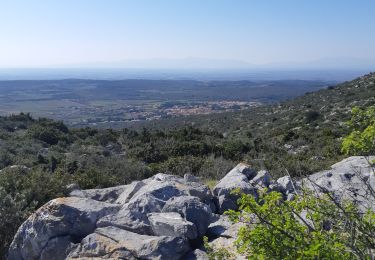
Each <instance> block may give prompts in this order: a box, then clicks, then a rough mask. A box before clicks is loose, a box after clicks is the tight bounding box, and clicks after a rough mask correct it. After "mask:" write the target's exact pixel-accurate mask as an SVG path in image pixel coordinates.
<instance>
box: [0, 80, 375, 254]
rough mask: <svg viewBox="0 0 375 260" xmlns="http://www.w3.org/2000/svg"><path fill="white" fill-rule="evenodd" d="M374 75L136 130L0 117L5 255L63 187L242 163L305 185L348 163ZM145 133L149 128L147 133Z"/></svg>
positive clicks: (0, 231)
mask: <svg viewBox="0 0 375 260" xmlns="http://www.w3.org/2000/svg"><path fill="white" fill-rule="evenodd" d="M374 82H375V74H374V73H372V74H369V75H366V76H364V77H361V78H358V79H355V80H354V81H351V82H347V83H344V84H341V85H338V86H335V87H330V88H328V89H325V90H320V91H317V92H314V93H310V94H306V95H304V96H302V97H300V98H297V99H294V100H290V101H288V102H284V103H282V104H279V105H273V106H264V107H259V108H257V109H253V110H248V111H243V112H238V113H224V114H215V115H209V116H195V117H183V118H178V119H170V120H168V121H167V120H160V121H153V122H149V123H148V124H141V125H133V126H132V127H130V128H129V129H123V130H121V131H120V130H111V129H107V130H97V129H91V128H83V129H70V128H68V127H66V126H65V125H64V124H63V123H61V122H56V121H52V120H48V119H38V120H36V119H33V118H31V117H30V116H29V115H28V114H20V115H14V116H10V117H0V169H1V172H0V198H2V199H1V200H0V255H4V254H5V252H6V251H7V247H8V246H9V243H10V242H11V239H12V238H13V236H14V234H15V232H16V230H17V229H18V227H19V225H20V224H21V223H22V222H23V221H24V220H25V219H26V218H27V217H28V216H29V215H30V214H31V213H32V212H34V211H35V209H36V208H39V207H40V206H42V205H43V204H44V203H46V202H47V201H48V200H51V199H53V198H56V197H59V196H63V195H64V194H65V193H66V191H67V189H66V185H69V184H71V183H77V184H78V185H79V186H80V187H81V188H83V189H89V188H104V187H109V186H115V185H121V184H128V183H130V182H131V181H133V180H139V179H144V178H147V177H150V176H152V175H153V174H156V173H158V172H164V173H166V174H175V175H180V176H182V175H184V174H185V173H190V174H194V175H197V176H200V177H202V179H203V180H205V182H207V180H211V179H213V180H218V179H220V178H222V177H223V176H224V175H225V173H227V172H228V171H229V170H230V169H231V168H233V167H234V166H235V165H236V164H237V163H238V162H240V161H243V162H247V163H249V164H251V165H252V167H254V168H256V169H257V170H260V169H262V168H266V169H267V170H269V172H270V173H271V175H272V176H273V177H274V178H277V177H280V176H284V175H285V174H286V171H287V170H288V172H289V173H290V174H291V175H292V176H294V177H297V176H305V175H308V174H311V173H313V172H317V171H320V170H322V169H326V168H328V166H329V165H332V164H333V163H334V162H336V161H339V160H340V159H342V157H343V156H342V155H341V153H340V145H341V138H342V136H344V135H346V134H347V133H348V131H349V129H348V128H347V126H346V124H345V122H346V121H347V120H348V119H349V118H350V110H351V108H352V107H353V106H360V107H366V106H369V105H373V104H375V83H374ZM143 127H145V128H143Z"/></svg>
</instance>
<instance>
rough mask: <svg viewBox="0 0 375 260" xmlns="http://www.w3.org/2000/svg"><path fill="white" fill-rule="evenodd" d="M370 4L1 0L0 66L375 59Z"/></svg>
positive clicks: (369, 0)
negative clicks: (184, 60) (196, 59)
mask: <svg viewBox="0 0 375 260" xmlns="http://www.w3.org/2000/svg"><path fill="white" fill-rule="evenodd" d="M374 10H375V1H374V0H0V19H1V22H0V67H3V68H4V67H48V66H57V65H63V64H76V63H94V62H111V61H119V60H127V59H155V58H163V59H180V58H186V57H199V58H210V59H234V60H243V61H246V62H249V63H252V64H265V63H279V62H281V63H283V62H290V61H293V62H306V61H311V60H319V59H323V58H337V57H351V58H358V59H369V60H375V14H374Z"/></svg>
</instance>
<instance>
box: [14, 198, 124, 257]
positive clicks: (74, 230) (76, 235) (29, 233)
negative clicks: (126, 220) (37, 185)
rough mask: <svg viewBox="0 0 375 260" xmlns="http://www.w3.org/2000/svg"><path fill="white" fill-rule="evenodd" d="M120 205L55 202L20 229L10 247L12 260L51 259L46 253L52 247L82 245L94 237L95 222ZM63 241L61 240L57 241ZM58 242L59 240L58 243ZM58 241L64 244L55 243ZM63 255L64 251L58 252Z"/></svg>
mask: <svg viewBox="0 0 375 260" xmlns="http://www.w3.org/2000/svg"><path fill="white" fill-rule="evenodd" d="M118 209H119V207H118V206H117V205H113V204H109V203H104V202H99V201H95V200H92V199H86V198H77V197H69V198H58V199H54V200H52V201H50V202H48V203H47V204H45V205H44V206H43V207H41V208H40V209H38V210H37V211H36V212H35V213H34V214H33V215H31V216H30V217H29V218H28V219H27V220H26V221H25V222H24V223H23V224H22V225H21V227H20V228H19V229H18V231H17V233H16V235H15V237H14V240H13V242H12V244H11V246H10V250H9V256H8V258H9V259H39V258H40V259H49V258H44V257H43V256H48V255H49V254H48V253H47V252H43V250H52V248H57V247H54V246H53V245H57V244H58V245H59V246H60V245H61V244H64V245H66V247H68V246H70V243H69V242H67V241H66V240H67V239H69V240H70V242H74V241H77V240H78V241H79V240H80V239H81V238H83V237H85V236H86V235H88V234H90V233H92V232H93V231H94V230H95V228H96V222H97V221H98V220H99V219H100V218H101V217H103V216H105V215H108V214H114V213H115V212H117V211H118ZM59 237H62V238H61V239H58V238H59ZM56 239H57V240H56ZM56 241H60V242H61V241H65V242H61V243H60V242H59V243H56ZM59 250H60V251H64V250H65V249H64V248H61V246H60V248H59Z"/></svg>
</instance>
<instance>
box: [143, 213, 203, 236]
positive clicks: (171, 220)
mask: <svg viewBox="0 0 375 260" xmlns="http://www.w3.org/2000/svg"><path fill="white" fill-rule="evenodd" d="M148 219H149V221H150V224H151V227H152V231H153V233H154V235H156V236H174V237H186V238H188V239H196V238H197V237H198V232H197V228H196V226H195V225H194V224H193V223H192V222H190V221H187V220H185V219H183V218H182V217H181V214H179V213H177V212H168V213H151V214H149V215H148Z"/></svg>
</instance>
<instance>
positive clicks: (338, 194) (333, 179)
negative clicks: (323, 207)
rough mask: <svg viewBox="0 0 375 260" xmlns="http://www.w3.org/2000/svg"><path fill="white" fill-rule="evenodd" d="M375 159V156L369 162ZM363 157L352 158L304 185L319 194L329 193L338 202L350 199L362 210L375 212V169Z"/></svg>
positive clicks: (317, 174)
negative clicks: (374, 192)
mask: <svg viewBox="0 0 375 260" xmlns="http://www.w3.org/2000/svg"><path fill="white" fill-rule="evenodd" d="M373 159H375V157H374V156H372V157H370V158H369V161H371V160H373ZM369 161H368V160H367V159H366V158H365V157H363V156H352V157H349V158H346V159H344V160H342V161H341V162H338V163H336V164H334V165H332V166H331V169H330V170H327V171H321V172H318V173H315V174H313V175H310V176H309V177H307V178H304V179H303V180H302V185H303V186H305V187H307V188H310V189H312V190H314V191H318V192H326V191H329V192H331V193H333V194H334V196H335V198H336V199H337V200H341V199H348V200H351V201H353V202H354V203H356V204H357V205H358V207H359V209H360V210H363V211H365V210H366V209H372V210H375V194H372V193H373V191H372V190H374V189H375V175H374V167H373V166H371V165H370V164H369Z"/></svg>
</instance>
